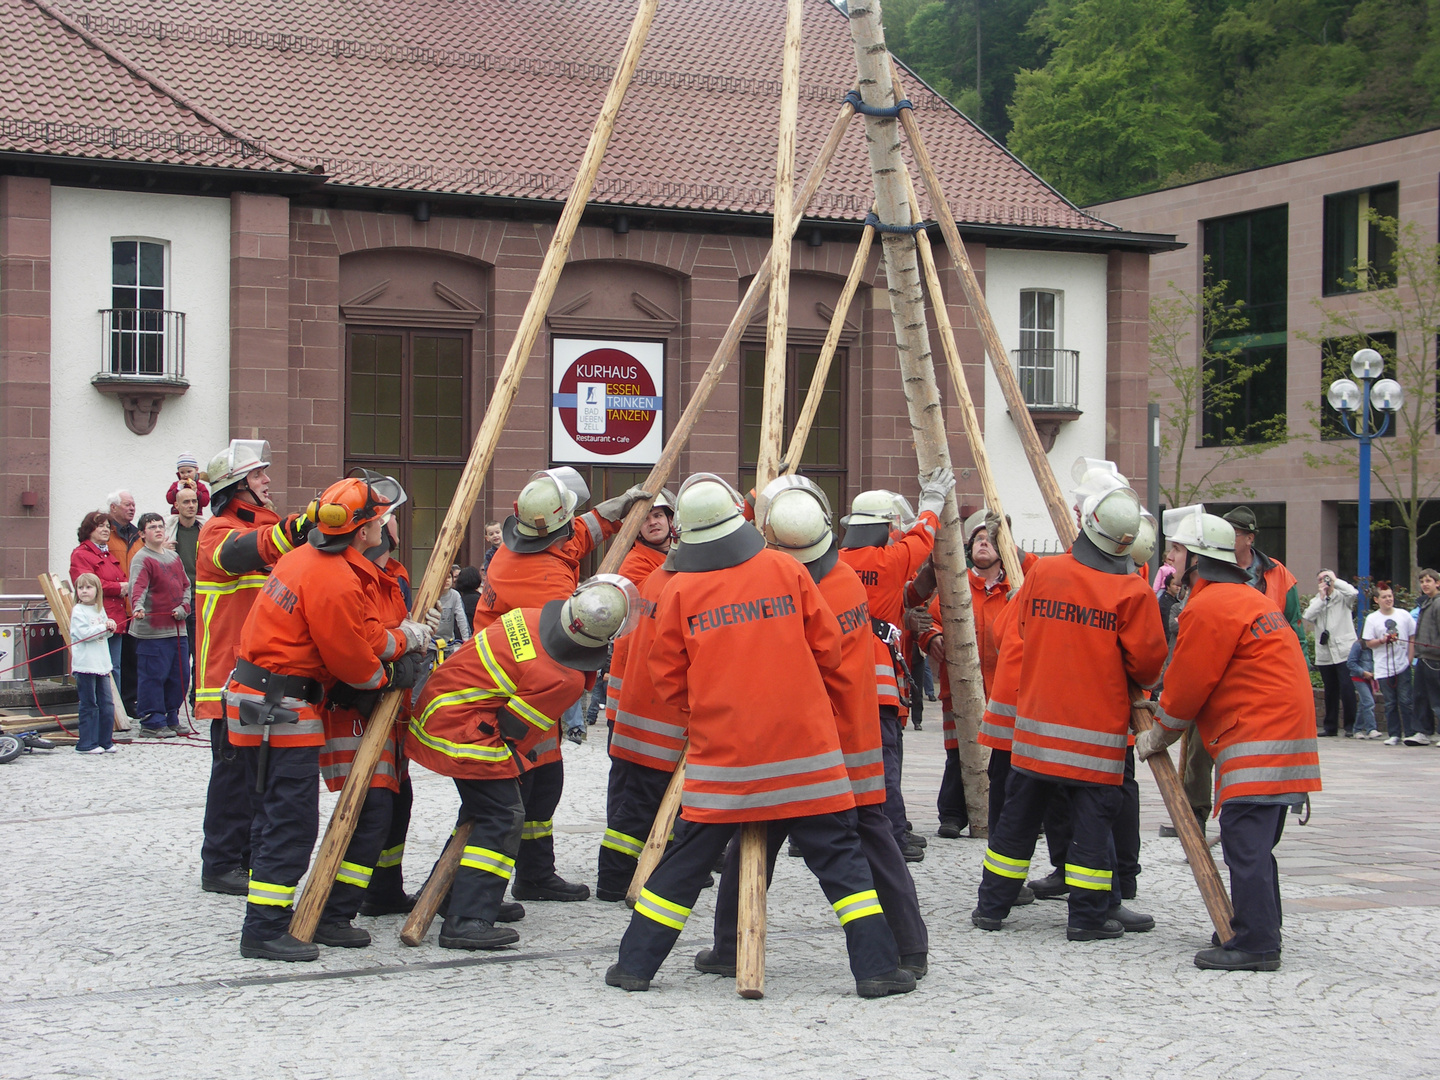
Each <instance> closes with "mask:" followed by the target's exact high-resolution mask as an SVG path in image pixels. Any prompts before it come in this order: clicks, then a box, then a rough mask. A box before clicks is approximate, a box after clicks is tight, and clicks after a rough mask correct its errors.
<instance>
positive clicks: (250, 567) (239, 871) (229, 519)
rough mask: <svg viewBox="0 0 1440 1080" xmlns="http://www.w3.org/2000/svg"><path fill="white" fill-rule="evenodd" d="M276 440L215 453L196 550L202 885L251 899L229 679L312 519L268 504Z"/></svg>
mask: <svg viewBox="0 0 1440 1080" xmlns="http://www.w3.org/2000/svg"><path fill="white" fill-rule="evenodd" d="M269 468H270V444H269V443H268V442H265V441H263V440H251V439H236V440H234V441H233V442H231V443H230V445H229V446H227V447H226V448H225V449H224V450H221V451H220V452H219V453H218V454H216V455H215V456H214V457H212V458H211V459H210V466H209V473H208V475H209V477H210V487H211V502H210V508H211V511H212V514H213V516H212V517H211V518H210V520H209V521H207V522H205V524H204V525H203V526H201V528H200V538H199V543H198V545H197V548H196V553H195V609H196V610H195V615H196V635H195V638H196V640H195V716H196V717H197V718H198V719H202V720H209V721H210V786H209V789H208V790H207V791H206V793H205V825H204V829H205V838H204V841H203V843H202V844H201V846H200V887H201V888H202V889H204V890H205V891H206V892H215V893H229V894H231V895H233V896H244V895H246V893H248V892H249V891H250V873H249V871H250V823H251V822H252V821H253V820H254V817H255V811H254V807H253V806H252V805H251V804H252V798H253V796H252V789H251V784H250V783H247V782H246V779H245V767H244V765H243V764H242V763H241V762H240V760H239V759H238V757H237V756H236V754H235V750H234V748H233V747H232V746H231V745H230V740H229V738H228V737H227V735H226V728H227V725H226V723H225V720H224V718H223V716H224V714H223V706H224V697H225V684H226V683H227V682H229V681H230V672H231V669H233V668H234V666H235V651H236V649H237V648H238V647H239V645H240V631H241V629H242V628H243V627H244V626H245V617H246V616H247V615H249V614H250V607H251V605H252V604H254V603H255V598H256V597H257V596H259V595H260V590H261V588H263V587H264V585H265V580H266V577H267V575H268V574H269V573H270V567H272V566H273V565H274V564H275V563H276V562H277V561H278V560H279V559H280V556H282V555H284V554H285V553H286V552H287V551H290V550H291V549H292V548H294V547H296V546H297V545H298V544H301V543H303V542H304V538H305V534H306V532H308V531H309V529H310V525H311V522H310V521H309V520H308V519H307V518H305V517H304V515H302V514H291V515H290V516H289V517H287V518H285V519H284V520H283V521H282V520H281V519H280V515H279V514H277V513H275V511H274V510H273V509H272V508H271V506H270V473H269V471H268V470H269Z"/></svg>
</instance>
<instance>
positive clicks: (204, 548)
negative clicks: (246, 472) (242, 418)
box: [195, 499, 295, 720]
mask: <svg viewBox="0 0 1440 1080" xmlns="http://www.w3.org/2000/svg"><path fill="white" fill-rule="evenodd" d="M292 520H293V519H292ZM285 525H286V523H285V522H282V521H281V520H280V517H279V515H278V514H276V513H275V512H274V511H273V510H268V509H266V508H265V507H263V506H254V505H251V504H249V503H245V502H241V501H240V500H238V499H231V500H230V501H229V502H228V503H226V504H225V509H224V510H222V511H221V512H220V513H218V514H216V515H215V516H214V517H212V518H211V519H210V520H209V521H207V522H205V524H204V525H202V526H200V538H199V541H198V543H197V545H196V550H195V637H196V639H197V640H196V642H195V715H196V716H197V717H199V718H200V719H203V720H218V719H219V718H220V712H221V704H222V699H223V698H224V696H225V684H226V683H228V682H229V681H230V670H231V669H232V668H233V667H234V666H235V650H236V649H237V648H239V646H240V631H241V629H242V628H243V627H244V625H245V616H247V615H249V614H250V606H251V605H252V604H254V603H255V597H257V596H259V595H260V590H261V589H262V588H263V587H264V585H265V579H266V577H267V576H268V575H269V573H270V567H271V566H273V565H275V563H276V562H277V561H279V559H280V556H282V555H284V554H285V553H286V552H287V551H289V550H290V549H291V548H292V547H294V546H295V545H294V543H293V541H292V539H291V535H290V533H288V532H287V531H286V528H285ZM251 534H253V536H254V541H253V544H254V548H255V551H254V552H253V554H252V553H250V552H248V551H241V550H237V547H248V546H249V545H239V544H237V541H240V540H242V539H247V538H248V537H249V536H250V535H251ZM227 541H229V542H230V543H229V544H228V546H227ZM257 560H263V564H262V565H260V566H258V567H257V566H255V562H256V561H257Z"/></svg>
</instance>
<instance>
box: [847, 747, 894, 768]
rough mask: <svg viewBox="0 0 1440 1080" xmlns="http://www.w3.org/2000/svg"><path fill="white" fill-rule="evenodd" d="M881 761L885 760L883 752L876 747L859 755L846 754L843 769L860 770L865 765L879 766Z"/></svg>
mask: <svg viewBox="0 0 1440 1080" xmlns="http://www.w3.org/2000/svg"><path fill="white" fill-rule="evenodd" d="M883 760H885V752H884V751H883V750H882V749H881V748H880V747H878V746H877V747H876V748H875V749H874V750H866V751H864V752H863V753H860V754H846V755H845V768H847V769H861V768H864V767H865V766H866V765H879V764H880V762H882V761H883Z"/></svg>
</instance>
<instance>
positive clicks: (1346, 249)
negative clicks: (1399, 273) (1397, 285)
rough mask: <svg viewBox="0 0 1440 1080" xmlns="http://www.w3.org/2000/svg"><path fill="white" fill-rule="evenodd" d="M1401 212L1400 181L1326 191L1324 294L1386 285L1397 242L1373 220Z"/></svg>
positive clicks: (1391, 274)
mask: <svg viewBox="0 0 1440 1080" xmlns="http://www.w3.org/2000/svg"><path fill="white" fill-rule="evenodd" d="M1375 216H1379V217H1388V218H1398V217H1399V216H1400V185H1398V184H1384V185H1382V186H1380V187H1373V188H1366V189H1364V190H1361V191H1346V192H1342V193H1340V194H1338V195H1327V196H1325V250H1324V272H1323V274H1322V276H1321V280H1322V284H1321V291H1322V292H1323V293H1324V294H1325V295H1326V296H1336V295H1339V294H1341V293H1350V292H1358V291H1360V290H1361V289H1367V288H1385V287H1387V286H1388V285H1389V284H1390V283H1391V282H1393V280H1394V275H1395V242H1394V240H1392V239H1391V238H1390V237H1388V236H1386V235H1385V232H1384V230H1383V229H1381V228H1380V227H1379V226H1378V225H1377V224H1376V223H1375V221H1374V220H1373V218H1374V217H1375Z"/></svg>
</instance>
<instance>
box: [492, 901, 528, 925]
mask: <svg viewBox="0 0 1440 1080" xmlns="http://www.w3.org/2000/svg"><path fill="white" fill-rule="evenodd" d="M524 917H525V905H524V904H511V903H508V902H503V901H502V902H501V904H500V914H498V915H496V916H495V921H496V922H519V921H520V920H521V919H523V918H524Z"/></svg>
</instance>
